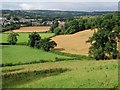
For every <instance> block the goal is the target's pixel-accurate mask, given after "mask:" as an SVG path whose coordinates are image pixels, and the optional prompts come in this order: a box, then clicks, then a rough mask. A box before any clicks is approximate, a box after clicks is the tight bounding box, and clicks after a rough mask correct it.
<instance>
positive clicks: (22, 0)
mask: <svg viewBox="0 0 120 90" xmlns="http://www.w3.org/2000/svg"><path fill="white" fill-rule="evenodd" d="M42 1H43V0H41V1H39V0H34V2H33V0H29V2H28V0H27V1H26V0H12V1H10V0H4V1H2V9H10V10H62V11H117V10H118V2H117V0H115V2H83V1H82V2H81V1H80V0H74V1H73V0H69V2H67V1H68V0H67V1H66V0H61V2H52V1H54V0H49V2H48V0H44V2H42ZM56 1H57V0H56ZM62 1H66V2H62ZM79 1H80V2H79ZM84 1H85V0H84ZM98 1H99V0H98ZM104 1H105V0H104Z"/></svg>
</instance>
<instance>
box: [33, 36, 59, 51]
mask: <svg viewBox="0 0 120 90" xmlns="http://www.w3.org/2000/svg"><path fill="white" fill-rule="evenodd" d="M55 46H57V44H56V43H55V42H54V41H51V39H47V38H46V39H41V40H39V41H36V42H35V47H36V48H38V49H39V48H41V49H43V50H44V51H50V49H52V48H54V47H55Z"/></svg>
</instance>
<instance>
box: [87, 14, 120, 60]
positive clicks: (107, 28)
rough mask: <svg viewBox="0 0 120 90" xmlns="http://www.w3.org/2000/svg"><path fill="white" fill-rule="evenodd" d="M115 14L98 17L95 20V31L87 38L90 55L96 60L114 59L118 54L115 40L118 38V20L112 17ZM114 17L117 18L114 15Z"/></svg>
mask: <svg viewBox="0 0 120 90" xmlns="http://www.w3.org/2000/svg"><path fill="white" fill-rule="evenodd" d="M113 17H115V14H113V15H112V14H108V15H103V16H100V17H98V18H97V19H96V20H98V22H97V23H96V27H97V32H95V33H94V34H93V36H92V37H90V38H89V40H88V42H90V43H91V47H90V48H89V54H90V56H92V57H94V58H95V59H96V60H99V59H102V60H104V59H116V58H117V56H118V51H117V41H118V39H120V30H119V26H118V24H119V21H117V20H118V19H114V18H113ZM116 18H118V17H117V16H116Z"/></svg>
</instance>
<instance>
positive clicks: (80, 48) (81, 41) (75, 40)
mask: <svg viewBox="0 0 120 90" xmlns="http://www.w3.org/2000/svg"><path fill="white" fill-rule="evenodd" d="M93 32H94V30H91V29H89V30H84V31H80V32H77V33H75V34H70V35H58V36H55V37H53V38H52V40H54V41H55V42H56V43H57V47H55V49H56V50H59V51H61V52H67V53H71V54H80V55H88V51H89V47H90V44H89V43H86V41H87V40H88V39H89V37H91V36H92V35H93Z"/></svg>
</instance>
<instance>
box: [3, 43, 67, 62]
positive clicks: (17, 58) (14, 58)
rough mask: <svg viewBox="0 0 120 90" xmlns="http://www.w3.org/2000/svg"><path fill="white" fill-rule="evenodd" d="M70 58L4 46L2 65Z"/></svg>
mask: <svg viewBox="0 0 120 90" xmlns="http://www.w3.org/2000/svg"><path fill="white" fill-rule="evenodd" d="M56 57H58V58H68V57H67V56H62V55H57V54H54V53H50V52H45V51H43V50H40V49H35V48H31V47H29V46H22V45H4V46H2V63H3V64H6V63H13V64H16V63H26V62H32V61H39V60H55V58H56Z"/></svg>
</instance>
